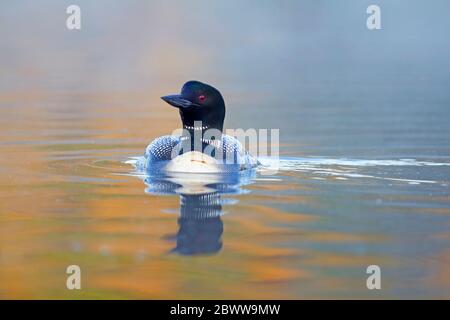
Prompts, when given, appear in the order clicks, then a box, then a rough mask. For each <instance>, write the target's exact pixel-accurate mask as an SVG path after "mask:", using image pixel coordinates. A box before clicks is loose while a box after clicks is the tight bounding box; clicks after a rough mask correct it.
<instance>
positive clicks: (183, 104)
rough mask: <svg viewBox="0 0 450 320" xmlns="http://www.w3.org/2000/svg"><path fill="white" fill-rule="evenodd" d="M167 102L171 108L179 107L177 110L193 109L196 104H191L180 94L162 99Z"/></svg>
mask: <svg viewBox="0 0 450 320" xmlns="http://www.w3.org/2000/svg"><path fill="white" fill-rule="evenodd" d="M161 99H163V100H164V101H165V102H167V103H168V104H170V105H171V106H174V107H177V108H189V107H193V106H195V105H196V104H194V103H192V102H190V101H189V100H186V99H183V98H182V97H181V95H180V94H172V95H169V96H164V97H161Z"/></svg>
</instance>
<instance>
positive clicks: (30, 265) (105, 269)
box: [0, 94, 377, 298]
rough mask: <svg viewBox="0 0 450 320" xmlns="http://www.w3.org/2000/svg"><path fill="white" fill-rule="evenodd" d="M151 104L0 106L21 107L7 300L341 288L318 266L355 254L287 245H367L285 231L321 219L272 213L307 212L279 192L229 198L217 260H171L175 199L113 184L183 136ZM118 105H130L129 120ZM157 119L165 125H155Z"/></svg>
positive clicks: (3, 226) (12, 151)
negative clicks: (70, 279) (287, 206)
mask: <svg viewBox="0 0 450 320" xmlns="http://www.w3.org/2000/svg"><path fill="white" fill-rule="evenodd" d="M152 95H153V94H152ZM147 98H148V97H147V96H145V97H136V95H133V97H128V96H122V97H117V96H115V95H111V96H109V95H108V96H86V97H84V96H77V97H73V96H71V95H69V96H65V95H58V96H57V97H54V96H52V95H51V94H41V95H36V94H35V95H32V96H31V97H29V96H28V95H22V94H18V95H17V96H15V97H14V96H11V95H8V96H2V103H3V104H6V103H15V104H19V105H22V106H21V108H18V109H15V110H11V109H7V108H2V109H1V112H2V117H1V125H2V127H3V129H2V132H3V135H2V136H1V142H2V145H1V152H2V154H3V155H4V156H3V157H1V160H0V165H1V168H2V171H3V172H2V173H3V174H2V175H1V178H0V179H1V180H0V186H1V199H2V201H1V202H0V208H1V213H2V214H1V215H0V252H1V256H0V257H1V259H0V261H1V272H0V283H2V285H1V288H0V294H1V296H2V297H3V298H298V297H302V296H306V297H311V296H312V297H314V296H320V293H319V291H318V288H319V287H320V286H322V287H323V288H325V286H327V285H328V284H327V283H330V282H329V281H331V283H332V282H333V281H334V282H336V283H337V282H339V280H337V279H333V277H331V279H328V280H327V277H326V276H325V277H323V276H324V275H323V274H321V279H322V280H321V281H320V282H319V283H318V282H316V280H317V279H316V278H317V276H318V274H319V273H321V272H320V271H319V272H318V271H317V270H315V266H316V265H323V264H326V265H329V266H337V265H339V266H340V265H350V266H352V265H354V264H355V261H356V260H355V257H354V256H352V255H349V256H342V255H338V256H336V257H333V256H331V255H328V254H327V255H323V254H322V255H321V254H319V253H317V252H314V251H311V250H306V249H300V248H296V247H289V246H286V244H288V243H296V242H298V241H300V242H301V241H302V239H305V240H308V241H317V240H319V241H333V242H336V241H344V242H351V241H360V240H368V239H361V237H360V238H355V237H352V236H349V235H344V234H339V233H336V232H322V233H314V232H312V231H310V230H307V229H302V228H297V227H286V226H289V225H292V226H301V225H303V224H308V222H311V221H314V220H315V219H317V218H315V217H314V216H313V215H311V214H308V213H300V212H288V211H283V210H280V209H279V208H278V209H277V208H276V206H274V205H276V204H277V203H291V204H294V205H295V203H298V202H309V201H311V199H310V198H309V197H308V196H302V195H300V194H299V193H298V194H295V195H287V194H283V191H284V190H301V189H302V188H304V187H302V186H301V185H299V184H298V183H283V182H282V181H280V182H261V183H259V184H253V185H250V186H248V190H250V191H251V192H250V193H248V194H245V195H235V196H232V197H234V198H238V200H239V203H238V204H235V205H225V206H224V211H225V212H226V213H227V214H225V215H224V216H223V217H222V218H221V219H222V221H223V224H224V232H223V235H222V243H223V247H222V249H221V250H220V252H218V253H216V254H212V255H204V256H180V255H176V254H172V253H169V252H170V251H171V250H172V249H173V248H174V245H175V243H174V235H175V234H176V233H177V231H178V228H179V226H178V225H177V215H176V214H168V213H166V212H167V211H168V210H169V209H172V210H173V211H175V212H176V211H177V210H178V208H179V199H178V197H177V196H154V195H148V194H145V193H144V188H145V185H144V184H143V183H142V181H140V180H139V179H135V178H133V177H129V176H121V175H118V174H119V173H127V172H130V171H131V169H132V168H131V167H130V166H129V165H126V164H124V163H123V161H124V160H126V159H127V157H128V156H134V155H138V154H141V153H142V152H143V150H144V148H145V145H146V143H147V142H148V141H149V140H150V139H151V138H152V137H155V136H158V135H160V134H164V133H167V130H170V128H176V127H177V125H178V119H177V115H176V113H175V112H174V110H172V109H170V108H166V107H165V106H163V105H162V104H161V103H160V102H159V101H155V100H154V99H149V101H152V105H154V106H153V109H152V111H151V112H150V111H149V110H148V109H149V107H148V105H147V103H146V102H144V101H145V100H146V99H147ZM53 99H55V100H57V101H58V106H60V105H61V104H64V103H65V102H66V103H67V101H70V104H71V105H78V104H79V105H80V107H79V108H64V109H58V108H56V107H55V108H48V107H46V102H47V101H52V100H53ZM73 99H74V100H73ZM36 100H37V101H36ZM117 101H122V103H123V101H127V103H128V105H127V109H128V110H133V112H127V111H126V110H124V105H122V103H117ZM153 101H155V102H153ZM36 102H38V103H36ZM86 102H88V103H86ZM112 102H113V103H112ZM87 105H89V107H87ZM28 106H30V107H28ZM83 106H84V108H83ZM25 110H26V112H25ZM155 114H157V117H158V119H159V120H158V121H153V122H152V125H151V126H149V125H148V123H149V122H150V121H152V119H154V117H155ZM5 173H6V174H5ZM259 191H269V192H272V193H273V196H272V197H267V196H264V195H263V194H261V193H260V192H259ZM276 225H279V227H276ZM369 241H377V240H376V239H372V240H369ZM365 260H367V259H362V260H361V261H360V263H361V264H363V263H365V262H366V261H365ZM70 264H78V265H80V267H81V269H82V287H83V289H82V290H80V291H77V292H73V291H69V290H67V289H66V288H65V279H66V274H65V269H66V267H67V266H68V265H70ZM341 281H343V280H341ZM321 283H322V284H321ZM314 290H316V291H314ZM314 292H315V293H314Z"/></svg>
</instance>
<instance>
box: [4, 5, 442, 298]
mask: <svg viewBox="0 0 450 320" xmlns="http://www.w3.org/2000/svg"><path fill="white" fill-rule="evenodd" d="M379 2H380V6H381V7H382V8H383V17H384V18H383V19H384V20H383V21H384V25H383V30H382V31H380V32H369V31H367V29H365V17H366V15H365V8H366V7H367V6H366V4H365V3H364V1H349V4H347V5H345V6H343V5H339V4H337V3H336V4H334V2H333V4H332V3H331V1H329V2H326V1H323V2H321V3H317V2H316V1H305V2H298V1H292V2H286V4H284V5H283V6H279V5H276V4H275V3H271V2H265V3H263V4H260V3H259V5H257V6H256V4H255V3H252V2H248V3H246V4H242V3H241V2H234V3H232V4H230V3H231V2H230V1H227V2H215V3H214V4H210V3H206V2H199V3H198V4H195V5H193V4H190V5H189V8H188V7H187V6H188V5H187V4H184V3H183V2H181V1H177V2H174V3H169V2H166V1H164V2H162V1H161V2H156V1H155V2H149V3H146V4H143V3H141V2H140V1H135V2H128V3H127V4H125V3H123V2H118V1H108V2H105V3H104V5H103V6H102V5H93V4H91V3H90V2H89V1H80V5H81V7H82V12H84V14H85V18H84V20H83V27H82V28H83V29H82V31H81V32H78V33H77V32H75V33H74V32H69V31H67V30H66V29H65V28H64V18H65V15H64V14H65V13H64V12H65V5H64V4H61V3H57V2H56V1H43V2H40V4H39V5H38V4H35V3H34V2H32V1H25V2H23V3H21V4H15V3H8V4H7V3H4V4H1V5H0V8H1V10H0V21H1V22H0V35H1V36H2V38H3V39H4V40H3V41H2V42H1V43H0V46H1V48H0V49H1V50H0V66H1V67H0V75H1V77H0V128H1V129H0V130H1V131H0V132H1V135H0V154H1V157H0V197H1V201H0V284H1V285H0V297H2V298H73V299H78V298H87V299H95V298H127V299H128V298H148V299H153V298H237V299H238V298H255V299H259V298H266V299H271V298H287V299H296V298H380V297H384V298H430V297H432V298H448V297H449V296H450V277H449V275H448V273H447V270H448V267H449V264H450V250H449V248H450V247H449V244H450V237H449V234H450V233H449V232H450V193H449V185H450V143H449V142H450V126H449V121H448V119H449V118H450V108H449V105H450V95H449V93H448V86H449V84H450V79H449V74H450V68H449V66H450V64H449V63H448V58H447V57H448V56H449V54H450V48H449V46H448V41H447V40H446V39H447V34H448V32H447V31H448V28H449V26H448V23H447V22H445V21H446V19H445V18H443V16H440V15H444V13H445V12H447V11H448V4H447V3H446V2H445V1H436V2H435V4H433V6H430V5H426V4H417V6H415V7H413V8H410V10H409V11H408V12H407V13H405V11H404V9H403V7H402V6H404V5H405V4H406V2H405V1H396V2H395V3H392V2H389V1H379ZM368 4H371V3H369V2H367V5H368ZM236 6H239V10H236ZM186 12H192V13H193V14H192V15H186V14H185V13H186ZM211 12H214V14H211ZM361 12H362V15H361ZM61 13H62V16H61ZM173 15H176V17H177V19H173ZM439 17H441V18H439ZM217 21H220V22H221V23H217ZM205 24H207V25H209V26H210V28H208V29H207V30H206V29H205V28H204V25H205ZM7 30H9V31H7ZM11 30H13V31H14V32H12V31H11ZM180 30H184V32H183V33H180ZM187 35H190V36H187ZM374 48H377V49H374ZM188 79H198V80H202V81H205V82H210V83H211V84H214V85H215V86H216V87H218V88H219V89H220V90H221V91H222V93H223V94H224V96H225V100H226V103H227V117H226V123H225V126H226V127H228V128H279V129H280V154H281V159H280V162H279V163H276V162H274V161H273V160H271V159H267V158H262V159H260V161H261V162H262V166H261V167H259V168H258V169H257V170H255V171H254V172H249V173H248V174H246V175H241V176H238V177H232V180H229V181H221V180H219V181H217V180H216V181H212V182H211V181H209V180H208V178H205V177H195V178H193V177H191V176H190V177H187V178H186V177H172V180H171V181H169V182H168V181H167V179H163V180H162V181H161V180H158V179H155V178H154V177H148V176H146V175H145V174H143V173H142V172H137V171H136V170H135V168H134V167H133V165H132V163H130V160H132V159H134V158H135V157H138V156H141V155H142V154H143V152H144V150H145V147H146V145H147V144H148V143H149V142H150V141H151V140H152V139H153V138H155V137H158V136H160V135H163V134H169V133H171V132H172V130H174V129H176V128H178V127H179V119H178V114H177V112H176V110H174V109H173V108H171V107H169V106H168V105H165V104H164V103H163V102H162V101H160V99H159V98H158V97H160V96H162V95H164V94H170V93H174V92H176V91H178V89H179V87H180V86H181V85H182V83H183V82H184V81H186V80H188ZM276 166H278V169H279V170H278V172H277V173H276V174H274V175H265V174H264V173H265V170H267V169H270V168H274V167H276ZM180 179H181V180H182V181H180ZM233 179H234V180H233ZM186 181H187V182H186ZM180 182H181V183H180ZM205 182H211V183H209V184H208V185H205ZM180 185H181V187H180ZM202 195H208V196H207V197H205V196H202ZM71 264H76V265H79V266H80V267H81V270H82V290H79V291H69V290H67V289H66V286H65V283H66V277H67V274H66V273H65V270H66V268H67V266H69V265H71ZM372 264H376V265H379V266H380V267H381V270H382V290H379V291H377V290H368V289H367V288H366V279H367V276H368V275H367V274H366V268H367V266H369V265H372Z"/></svg>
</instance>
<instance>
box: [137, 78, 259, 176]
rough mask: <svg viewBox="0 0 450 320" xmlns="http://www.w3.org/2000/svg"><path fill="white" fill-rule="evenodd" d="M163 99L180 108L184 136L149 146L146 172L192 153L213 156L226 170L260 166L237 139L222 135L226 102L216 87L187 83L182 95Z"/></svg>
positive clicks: (196, 82) (161, 138)
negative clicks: (179, 156)
mask: <svg viewBox="0 0 450 320" xmlns="http://www.w3.org/2000/svg"><path fill="white" fill-rule="evenodd" d="M161 99H163V100H164V101H165V102H167V103H168V104H170V105H172V106H174V107H176V108H178V109H179V113H180V117H181V122H182V124H183V129H184V130H183V134H182V135H181V136H175V135H171V136H162V137H159V138H156V139H155V140H154V141H153V142H152V143H150V145H149V146H148V147H147V149H146V152H145V159H146V161H145V166H146V168H147V169H151V168H152V167H158V165H159V164H160V162H162V161H169V160H172V159H174V158H175V157H176V156H178V155H181V154H184V153H186V152H189V151H199V152H202V153H204V154H206V155H208V156H211V157H213V158H215V159H216V160H218V161H220V162H221V164H226V165H227V170H241V169H248V168H251V167H254V166H255V165H256V164H257V161H256V160H255V159H254V158H253V157H252V156H251V155H249V154H248V153H247V152H246V151H245V150H244V149H243V147H242V145H241V143H240V142H239V141H238V140H237V139H235V138H234V137H231V136H228V135H225V134H223V133H222V131H223V122H224V119H225V102H224V99H223V97H222V95H221V93H220V92H219V91H218V90H217V89H216V88H214V87H212V86H210V85H207V84H205V83H202V82H199V81H188V82H186V83H185V84H184V86H183V88H182V89H181V93H180V94H174V95H168V96H163V97H161ZM225 171H226V170H225Z"/></svg>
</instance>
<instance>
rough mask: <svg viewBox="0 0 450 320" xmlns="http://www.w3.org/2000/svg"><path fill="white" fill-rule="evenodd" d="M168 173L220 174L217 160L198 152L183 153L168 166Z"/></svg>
mask: <svg viewBox="0 0 450 320" xmlns="http://www.w3.org/2000/svg"><path fill="white" fill-rule="evenodd" d="M166 171H168V172H189V173H219V172H220V169H219V166H218V164H217V160H216V159H214V158H212V157H210V156H208V155H205V154H203V153H201V152H198V151H191V152H187V153H183V154H181V155H179V156H177V157H175V158H174V159H172V160H170V162H169V163H168V164H167V166H166Z"/></svg>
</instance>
